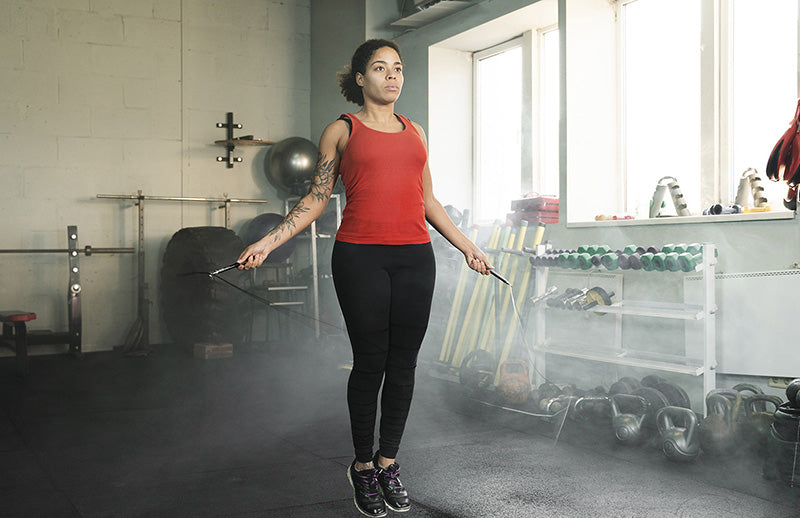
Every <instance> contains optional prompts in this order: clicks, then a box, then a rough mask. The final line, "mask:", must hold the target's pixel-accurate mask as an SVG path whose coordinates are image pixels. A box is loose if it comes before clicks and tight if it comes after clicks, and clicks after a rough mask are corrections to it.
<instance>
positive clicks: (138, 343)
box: [97, 189, 269, 355]
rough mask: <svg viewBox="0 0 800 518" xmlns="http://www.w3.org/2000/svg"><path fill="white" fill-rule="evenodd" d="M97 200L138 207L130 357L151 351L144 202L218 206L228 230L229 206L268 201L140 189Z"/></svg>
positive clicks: (127, 344)
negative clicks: (134, 314)
mask: <svg viewBox="0 0 800 518" xmlns="http://www.w3.org/2000/svg"><path fill="white" fill-rule="evenodd" d="M97 197H98V198H103V199H115V200H135V203H134V204H135V205H137V206H138V211H137V212H138V218H137V221H138V241H139V242H138V253H137V257H136V263H137V269H138V273H137V276H138V290H137V318H136V321H135V322H134V324H133V325H132V326H131V329H130V331H129V332H128V336H127V337H126V339H125V344H124V345H123V352H125V353H126V354H131V355H146V354H149V352H150V350H149V349H148V348H147V346H148V345H150V314H149V311H148V309H149V306H150V301H149V300H148V299H147V283H146V282H145V277H144V274H145V271H144V202H145V200H151V201H180V202H184V201H185V202H201V203H221V205H219V207H218V208H220V209H225V228H230V227H231V212H230V211H231V204H232V203H269V202H268V201H267V200H251V199H243V198H231V197H229V196H228V194H227V193H224V194H223V195H222V197H221V198H211V197H189V196H151V195H145V194H143V193H142V190H141V189H139V190H138V191H137V192H136V194H98V195H97Z"/></svg>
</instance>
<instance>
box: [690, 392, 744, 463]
mask: <svg viewBox="0 0 800 518" xmlns="http://www.w3.org/2000/svg"><path fill="white" fill-rule="evenodd" d="M706 409H707V411H708V415H707V416H706V417H705V418H704V419H703V420H702V421H700V431H699V436H700V447H701V448H702V449H703V451H705V452H707V453H710V454H712V455H723V454H725V453H727V452H728V451H730V450H731V448H733V445H734V443H735V442H736V433H735V427H734V423H733V403H732V402H731V400H730V398H729V397H727V396H726V395H725V394H723V393H719V392H713V391H712V392H709V393H708V395H707V396H706Z"/></svg>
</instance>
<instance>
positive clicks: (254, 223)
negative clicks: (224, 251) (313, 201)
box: [240, 212, 296, 263]
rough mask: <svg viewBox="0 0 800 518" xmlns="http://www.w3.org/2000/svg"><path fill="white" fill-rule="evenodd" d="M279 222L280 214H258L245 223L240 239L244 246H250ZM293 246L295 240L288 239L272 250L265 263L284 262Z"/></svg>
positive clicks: (281, 218) (281, 217)
mask: <svg viewBox="0 0 800 518" xmlns="http://www.w3.org/2000/svg"><path fill="white" fill-rule="evenodd" d="M281 221H283V216H281V215H280V214H275V213H272V212H267V213H264V214H259V215H258V216H256V217H255V218H253V219H251V220H250V221H249V222H247V225H245V227H244V229H243V230H242V235H241V236H240V237H241V238H242V241H243V242H244V244H245V246H250V245H252V244H253V243H255V242H256V241H258V240H259V239H261V238H262V237H264V236H266V235H267V233H268V232H269V231H270V230H272V229H273V228H275V227H276V226H277V225H278V223H280V222H281ZM295 246H296V243H295V239H294V238H292V239H290V240H289V241H287V242H285V243H284V244H282V245H281V246H279V247H278V248H276V249H275V250H273V251H272V253H271V254H269V255H268V256H267V262H270V263H280V262H283V261H285V260H286V259H288V258H289V256H290V255H292V252H294V248H295Z"/></svg>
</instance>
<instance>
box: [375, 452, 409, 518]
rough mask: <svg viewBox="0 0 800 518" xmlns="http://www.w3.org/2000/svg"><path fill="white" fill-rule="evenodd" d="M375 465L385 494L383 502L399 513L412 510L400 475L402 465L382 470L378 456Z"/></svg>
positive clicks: (394, 465) (395, 464)
mask: <svg viewBox="0 0 800 518" xmlns="http://www.w3.org/2000/svg"><path fill="white" fill-rule="evenodd" d="M373 464H375V466H377V467H378V485H379V486H380V488H381V492H382V493H383V500H384V501H385V502H386V507H388V508H389V509H391V510H392V511H395V512H398V513H404V512H406V511H408V510H409V509H411V503H410V502H409V500H408V491H406V488H404V487H403V483H402V482H400V478H399V477H398V475H399V474H400V465H399V464H397V463H396V462H395V463H394V464H392V465H391V466H389V467H387V468H382V467H380V466H379V465H378V456H377V454H376V455H375V459H374V460H373Z"/></svg>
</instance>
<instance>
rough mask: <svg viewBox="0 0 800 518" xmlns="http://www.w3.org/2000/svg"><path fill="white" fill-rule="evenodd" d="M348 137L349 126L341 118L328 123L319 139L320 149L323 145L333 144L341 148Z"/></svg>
mask: <svg viewBox="0 0 800 518" xmlns="http://www.w3.org/2000/svg"><path fill="white" fill-rule="evenodd" d="M349 137H350V127H349V126H348V125H347V123H346V122H345V121H343V120H341V119H339V120H335V121H333V122H331V123H330V124H328V125H327V126H326V127H325V129H324V130H323V132H322V135H321V136H320V139H319V144H320V151H321V150H322V148H323V147H329V146H333V147H335V148H336V149H343V148H344V146H345V145H346V144H347V140H348V138H349Z"/></svg>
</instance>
